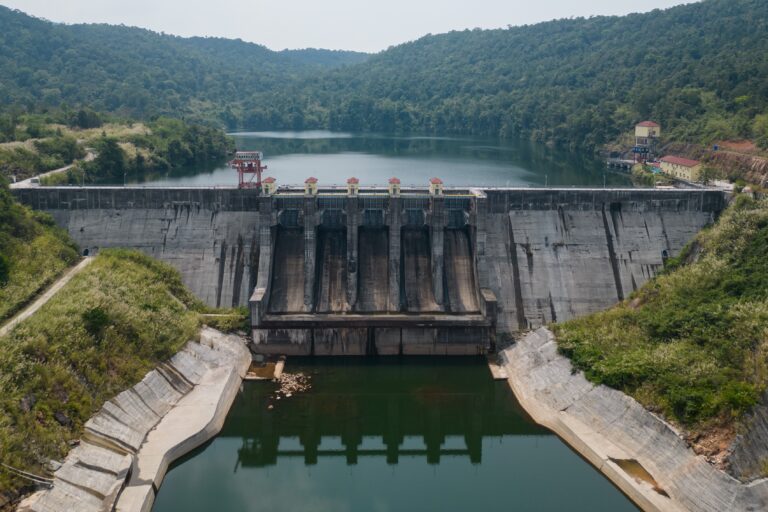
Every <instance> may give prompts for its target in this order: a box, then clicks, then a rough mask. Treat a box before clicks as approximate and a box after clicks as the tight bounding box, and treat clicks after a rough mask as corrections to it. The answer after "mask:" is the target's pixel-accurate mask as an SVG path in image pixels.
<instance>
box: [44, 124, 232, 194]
mask: <svg viewBox="0 0 768 512" xmlns="http://www.w3.org/2000/svg"><path fill="white" fill-rule="evenodd" d="M120 127H122V128H125V127H126V125H118V128H120ZM128 128H129V129H127V130H125V129H123V130H118V131H117V133H116V134H115V135H108V134H107V133H106V132H105V131H101V134H100V135H98V136H94V137H93V138H91V139H90V140H89V144H90V145H91V146H92V147H93V148H94V151H95V154H96V158H95V159H94V160H92V161H89V162H85V161H81V162H78V163H77V165H76V166H75V167H74V168H72V169H70V170H68V171H67V172H66V173H59V174H54V175H52V176H49V177H46V178H45V179H44V180H43V184H44V185H60V184H65V183H66V184H79V183H86V184H87V183H121V182H123V180H126V181H142V180H143V179H144V178H145V176H146V175H147V174H149V173H162V172H167V171H170V170H172V169H176V168H180V167H185V166H190V165H196V164H201V163H206V162H212V161H216V160H221V159H223V158H224V157H225V156H226V155H227V153H228V152H229V151H231V150H233V149H234V143H233V142H232V140H231V139H229V138H228V137H227V136H226V135H225V134H224V133H223V132H222V131H221V130H218V129H215V128H210V127H207V126H201V125H191V124H187V123H185V122H183V121H180V120H178V119H171V118H165V117H161V118H159V119H156V120H154V121H152V122H150V123H147V124H146V125H143V124H139V125H134V124H133V123H130V124H129V125H128ZM90 131H91V132H96V131H98V130H90ZM94 135H95V134H94Z"/></svg>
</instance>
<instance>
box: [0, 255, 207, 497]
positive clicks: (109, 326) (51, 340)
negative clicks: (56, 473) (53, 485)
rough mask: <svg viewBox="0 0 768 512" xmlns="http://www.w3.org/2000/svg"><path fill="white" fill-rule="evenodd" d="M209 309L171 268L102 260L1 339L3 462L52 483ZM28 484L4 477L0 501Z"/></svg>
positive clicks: (122, 258)
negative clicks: (83, 435) (118, 401)
mask: <svg viewBox="0 0 768 512" xmlns="http://www.w3.org/2000/svg"><path fill="white" fill-rule="evenodd" d="M200 309H202V306H201V304H200V303H199V301H198V300H197V299H195V298H194V297H193V296H192V295H191V294H190V293H189V292H188V291H187V290H186V289H185V288H184V286H183V285H182V284H181V280H180V278H179V275H178V273H177V272H176V271H175V270H173V269H172V268H171V267H169V266H168V265H166V264H163V263H160V262H157V261H155V260H153V259H151V258H149V257H147V256H144V255H143V254H141V253H138V252H134V251H125V250H104V251H102V252H101V253H100V254H99V255H98V256H96V259H95V261H94V262H93V263H92V264H91V265H90V266H89V267H87V268H86V269H84V270H83V271H82V272H81V273H79V274H78V275H77V276H75V277H74V278H73V279H72V281H70V282H69V283H68V284H67V285H66V286H65V287H64V288H63V289H62V290H61V291H60V292H59V293H57V294H56V295H55V296H54V297H53V298H52V299H51V300H50V301H49V302H48V303H47V304H46V305H45V306H43V307H42V308H41V309H40V310H39V311H38V312H37V313H35V314H34V315H33V316H32V317H30V318H29V319H27V320H26V321H24V322H22V323H21V324H19V325H18V326H17V327H16V328H15V329H14V331H12V333H11V334H9V335H7V336H5V337H2V338H0V412H1V414H0V454H2V457H0V459H1V460H2V462H3V463H5V464H10V465H11V466H13V467H16V468H21V469H24V470H27V471H31V472H33V473H35V474H45V469H44V468H45V466H46V464H47V462H48V461H49V460H51V459H55V460H61V459H62V458H63V457H64V455H65V454H66V453H67V451H68V450H69V449H70V444H69V443H70V441H72V440H74V439H77V438H78V437H79V436H80V432H81V430H82V426H83V424H84V422H85V421H86V420H87V419H88V418H89V417H90V416H91V415H92V414H93V413H95V412H96V411H97V410H98V408H99V407H101V405H102V403H103V402H104V401H106V400H107V399H109V398H111V397H112V396H114V395H116V394H118V393H119V392H121V391H122V390H124V389H126V388H128V387H129V386H131V385H133V384H135V383H136V382H138V381H139V380H140V379H141V378H142V377H143V376H144V375H145V374H146V372H148V371H149V370H150V369H152V368H153V367H154V366H156V365H157V364H158V363H159V362H161V361H163V360H165V359H167V358H168V357H170V356H171V355H172V354H173V353H175V352H176V351H177V350H178V349H179V348H180V347H181V346H182V345H183V344H184V343H185V342H186V341H188V340H190V339H194V338H195V337H196V335H197V330H198V327H199V325H198V315H197V313H196V310H200ZM24 484H25V482H24V481H22V480H18V479H15V478H13V477H12V476H11V475H10V474H9V473H8V472H5V471H0V495H2V494H3V493H5V494H7V493H9V491H11V492H12V491H13V490H16V489H19V488H20V487H22V486H23V485H24Z"/></svg>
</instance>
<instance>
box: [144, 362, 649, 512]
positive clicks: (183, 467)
mask: <svg viewBox="0 0 768 512" xmlns="http://www.w3.org/2000/svg"><path fill="white" fill-rule="evenodd" d="M286 371H288V372H291V373H295V372H303V373H305V374H309V375H311V379H312V389H311V390H310V391H308V392H306V393H301V394H297V395H294V396H292V397H291V398H288V399H283V400H279V401H275V400H273V399H272V398H271V395H272V394H273V392H274V390H275V389H276V387H275V384H273V383H271V382H252V383H246V384H245V385H244V387H243V389H242V391H241V392H240V394H239V395H238V397H237V399H236V401H235V404H234V406H233V407H232V409H231V411H230V413H229V416H228V417H227V420H226V423H225V425H224V429H223V431H222V432H221V434H220V435H219V436H218V437H216V438H215V439H213V440H212V441H211V442H209V443H208V444H206V445H204V446H203V447H201V448H199V449H198V450H196V451H194V452H193V453H191V454H189V455H188V456H187V457H185V458H183V459H182V460H180V461H178V462H177V463H176V464H175V465H174V467H173V468H172V469H171V471H170V472H169V473H168V475H167V477H166V479H165V482H164V483H163V485H162V487H161V488H160V492H159V494H158V496H157V500H156V504H155V507H154V510H155V512H172V511H179V510H183V511H185V512H194V511H201V512H202V511H206V512H207V511H217V512H227V511H312V512H326V511H327V512H345V511H377V512H378V511H381V512H385V511H392V512H402V511H433V510H434V511H440V512H453V511H457V512H458V511H462V512H464V511H486V510H487V511H492V510H514V511H520V512H522V511H532V512H533V511H584V512H587V511H589V512H594V511H611V512H620V511H636V510H637V509H636V508H635V507H634V505H632V503H631V502H630V501H629V500H628V499H627V498H626V497H624V496H623V495H622V494H621V493H620V492H619V491H618V490H617V489H616V488H614V487H613V486H612V485H611V484H610V483H609V482H608V480H606V479H605V478H604V477H603V476H602V475H600V473H598V472H597V471H596V470H595V469H594V468H593V467H591V466H590V465H589V464H588V463H587V462H585V461H584V460H582V459H581V458H580V457H579V456H577V455H576V454H575V453H574V452H572V451H571V450H570V449H569V448H568V447H567V446H566V445H565V444H564V443H563V442H562V441H560V440H559V439H558V438H557V437H556V436H554V435H553V434H551V433H550V432H548V431H547V430H545V429H543V428H541V427H538V426H536V425H535V424H533V423H532V422H531V421H530V420H529V419H528V418H527V417H526V416H525V415H524V413H523V412H522V411H521V409H520V407H519V406H518V404H517V402H516V401H515V398H514V396H513V395H512V393H511V391H510V390H509V387H508V385H507V384H506V383H505V382H494V381H493V380H492V379H491V377H490V373H489V371H488V368H487V366H486V365H485V362H484V360H483V359H481V358H447V359H433V358H417V359H411V358H392V359H381V358H380V359H338V358H329V359H304V360H301V359H290V360H289V361H288V365H287V367H286ZM270 405H272V406H273V409H269V406H270Z"/></svg>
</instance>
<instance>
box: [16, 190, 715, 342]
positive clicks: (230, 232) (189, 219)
mask: <svg viewBox="0 0 768 512" xmlns="http://www.w3.org/2000/svg"><path fill="white" fill-rule="evenodd" d="M13 192H14V194H15V195H16V197H17V198H18V199H19V200H20V201H21V202H22V203H24V204H26V205H28V206H30V207H32V208H35V209H37V210H42V211H46V212H48V213H50V214H51V215H52V216H53V218H54V219H55V221H56V223H57V224H58V225H60V226H61V227H63V228H64V229H66V230H67V231H68V232H69V234H70V236H71V237H72V238H73V239H74V240H75V241H76V242H77V243H78V244H79V246H80V247H81V249H82V250H83V251H89V253H92V252H94V251H98V250H99V249H101V248H106V247H127V248H134V249H139V250H142V251H144V252H145V253H147V254H149V255H151V256H153V257H156V258H158V259H161V260H163V261H166V262H168V263H170V264H171V265H173V266H174V267H176V268H177V269H178V270H179V271H180V273H181V276H182V279H183V281H184V283H185V284H186V285H187V286H188V287H189V288H190V289H191V290H192V291H193V292H194V293H195V294H196V295H197V296H198V297H200V298H201V299H202V300H203V301H205V302H206V303H207V304H209V305H211V306H217V307H230V306H244V305H249V306H250V309H251V323H252V326H253V339H254V344H253V349H254V350H255V351H256V352H261V353H267V354H269V353H280V354H302V355H305V354H306V355H309V354H315V355H336V354H446V355H448V354H476V353H483V352H485V351H486V350H488V349H489V348H490V347H491V346H492V345H493V343H494V342H495V339H496V336H497V334H505V333H511V332H514V331H517V330H521V329H528V328H535V327H538V326H541V325H544V324H546V323H548V322H553V321H562V320H567V319H569V318H572V317H575V316H579V315H584V314H588V313H591V312H595V311H599V310H601V309H605V308H607V307H610V306H611V305H613V304H615V303H616V302H618V301H620V300H623V299H624V298H626V297H627V296H629V294H631V293H632V291H633V290H635V289H637V288H638V287H640V286H642V285H643V284H644V283H645V282H647V281H648V280H649V279H651V278H652V277H653V276H654V275H656V273H657V272H658V271H659V269H660V268H662V266H663V264H664V260H665V259H666V258H668V257H674V256H676V255H677V254H678V253H679V252H680V250H681V249H682V248H683V246H684V245H685V244H686V243H687V242H688V241H690V240H691V239H692V238H693V236H694V235H695V234H696V233H697V232H698V231H699V230H700V229H702V228H703V227H704V226H706V225H707V224H709V223H711V222H712V221H713V220H714V219H715V218H716V216H717V215H718V214H719V212H720V211H722V209H723V208H724V207H725V205H726V201H727V200H726V197H725V195H724V194H723V193H721V192H718V191H714V190H701V189H697V190H651V189H576V188H571V189H549V188H548V189H445V190H444V191H442V190H441V191H440V192H439V193H435V191H430V190H427V189H402V191H400V190H398V191H396V192H393V191H388V190H387V189H360V190H359V192H357V191H355V192H354V193H351V192H350V193H348V192H347V191H346V190H345V189H322V188H321V189H320V190H319V191H318V192H317V193H308V194H305V193H304V190H302V189H280V191H278V192H277V193H276V194H273V195H261V194H259V192H258V191H256V190H238V189H233V188H139V187H50V188H48V187H34V188H27V189H16V190H14V191H13Z"/></svg>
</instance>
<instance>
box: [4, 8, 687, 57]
mask: <svg viewBox="0 0 768 512" xmlns="http://www.w3.org/2000/svg"><path fill="white" fill-rule="evenodd" d="M682 3H690V0H689V1H685V0H643V1H639V0H375V1H371V0H0V4H3V5H6V6H7V7H11V8H15V9H20V10H22V11H24V12H27V13H29V14H32V15H34V16H38V17H41V18H46V19H49V20H51V21H59V22H65V23H110V24H115V25H119V24H124V25H129V26H138V27H143V28H148V29H151V30H155V31H158V32H166V33H169V34H176V35H181V36H193V35H194V36H221V37H228V38H233V39H235V38H240V39H243V40H245V41H252V42H255V43H260V44H264V45H266V46H268V47H269V48H272V49H276V50H281V49H283V48H306V47H316V48H332V49H345V50H360V51H368V52H375V51H379V50H383V49H385V48H387V47H388V46H390V45H395V44H399V43H403V42H406V41H410V40H413V39H418V38H419V37H421V36H423V35H425V34H428V33H432V34H437V33H441V32H447V31H449V30H461V29H465V28H475V27H481V28H498V27H505V26H507V25H524V24H526V23H536V22H539V21H546V20H551V19H555V18H568V17H571V16H590V15H598V14H627V13H630V12H638V11H649V10H652V9H655V8H665V7H671V6H673V5H678V4H682Z"/></svg>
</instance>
